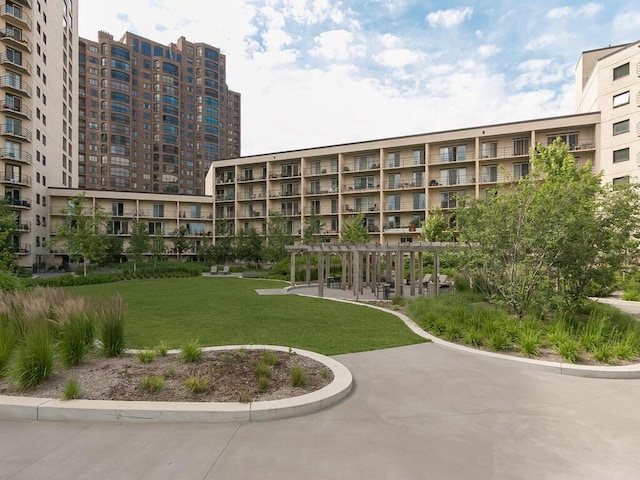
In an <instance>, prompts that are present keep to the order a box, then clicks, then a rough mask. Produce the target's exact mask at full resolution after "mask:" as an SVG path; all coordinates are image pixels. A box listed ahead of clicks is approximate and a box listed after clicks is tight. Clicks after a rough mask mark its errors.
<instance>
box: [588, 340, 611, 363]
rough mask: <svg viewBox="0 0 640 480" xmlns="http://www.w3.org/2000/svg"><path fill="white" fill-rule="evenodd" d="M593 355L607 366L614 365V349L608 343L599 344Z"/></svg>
mask: <svg viewBox="0 0 640 480" xmlns="http://www.w3.org/2000/svg"><path fill="white" fill-rule="evenodd" d="M591 353H592V355H593V358H595V359H596V360H597V361H599V362H602V363H607V364H612V363H613V348H612V346H611V344H610V343H608V342H602V343H599V344H598V345H596V347H595V348H594V349H593V350H592V352H591Z"/></svg>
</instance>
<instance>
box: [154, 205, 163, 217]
mask: <svg viewBox="0 0 640 480" xmlns="http://www.w3.org/2000/svg"><path fill="white" fill-rule="evenodd" d="M153 216H154V217H157V218H162V217H164V205H162V204H161V203H154V204H153Z"/></svg>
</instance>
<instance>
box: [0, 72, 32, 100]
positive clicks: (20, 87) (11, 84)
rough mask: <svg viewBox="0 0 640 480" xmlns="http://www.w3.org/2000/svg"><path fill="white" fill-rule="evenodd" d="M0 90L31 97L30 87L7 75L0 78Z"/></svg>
mask: <svg viewBox="0 0 640 480" xmlns="http://www.w3.org/2000/svg"><path fill="white" fill-rule="evenodd" d="M0 88H4V89H8V90H13V91H16V92H20V93H24V94H25V95H27V96H28V97H30V96H31V85H29V84H28V83H26V82H23V81H20V80H18V79H16V78H15V77H12V76H9V75H4V76H2V77H0Z"/></svg>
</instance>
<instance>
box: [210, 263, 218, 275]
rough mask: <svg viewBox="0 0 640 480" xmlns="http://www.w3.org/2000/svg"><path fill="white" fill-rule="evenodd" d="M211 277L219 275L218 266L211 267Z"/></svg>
mask: <svg viewBox="0 0 640 480" xmlns="http://www.w3.org/2000/svg"><path fill="white" fill-rule="evenodd" d="M209 274H210V275H217V274H218V266H217V265H214V266H212V267H211V271H210V272H209Z"/></svg>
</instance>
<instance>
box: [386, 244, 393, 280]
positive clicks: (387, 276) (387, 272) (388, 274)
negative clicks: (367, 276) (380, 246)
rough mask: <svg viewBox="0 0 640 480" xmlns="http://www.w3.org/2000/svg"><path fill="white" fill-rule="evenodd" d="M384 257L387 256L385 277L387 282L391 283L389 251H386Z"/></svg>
mask: <svg viewBox="0 0 640 480" xmlns="http://www.w3.org/2000/svg"><path fill="white" fill-rule="evenodd" d="M385 257H386V258H387V268H386V272H385V278H386V279H387V282H388V283H391V261H392V260H391V258H392V257H391V252H390V251H387V252H386V255H385Z"/></svg>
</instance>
